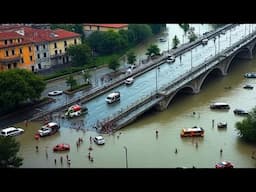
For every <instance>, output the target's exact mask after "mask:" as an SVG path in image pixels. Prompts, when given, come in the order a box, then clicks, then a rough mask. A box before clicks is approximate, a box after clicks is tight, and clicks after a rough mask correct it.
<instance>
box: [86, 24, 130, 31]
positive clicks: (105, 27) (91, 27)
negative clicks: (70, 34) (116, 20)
mask: <svg viewBox="0 0 256 192" xmlns="http://www.w3.org/2000/svg"><path fill="white" fill-rule="evenodd" d="M83 27H84V31H85V32H93V31H109V30H113V31H115V32H118V31H119V30H121V29H124V30H127V29H128V24H92V23H89V24H83Z"/></svg>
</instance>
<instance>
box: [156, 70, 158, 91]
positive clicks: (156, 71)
mask: <svg viewBox="0 0 256 192" xmlns="http://www.w3.org/2000/svg"><path fill="white" fill-rule="evenodd" d="M157 70H158V67H156V94H157Z"/></svg>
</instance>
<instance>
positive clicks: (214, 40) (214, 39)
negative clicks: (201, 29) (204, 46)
mask: <svg viewBox="0 0 256 192" xmlns="http://www.w3.org/2000/svg"><path fill="white" fill-rule="evenodd" d="M213 42H214V48H215V55H216V37H214V38H213Z"/></svg>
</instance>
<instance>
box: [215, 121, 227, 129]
mask: <svg viewBox="0 0 256 192" xmlns="http://www.w3.org/2000/svg"><path fill="white" fill-rule="evenodd" d="M227 126H228V124H227V122H219V123H218V124H217V127H218V128H227Z"/></svg>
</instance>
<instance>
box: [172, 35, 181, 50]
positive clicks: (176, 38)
mask: <svg viewBox="0 0 256 192" xmlns="http://www.w3.org/2000/svg"><path fill="white" fill-rule="evenodd" d="M179 44H180V40H179V39H178V37H177V35H175V36H174V38H173V39H172V45H173V46H172V47H173V49H176V48H177V46H178V45H179Z"/></svg>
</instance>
